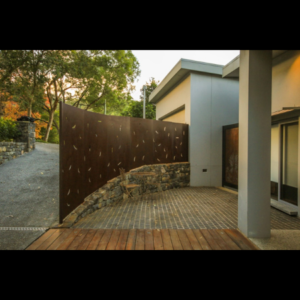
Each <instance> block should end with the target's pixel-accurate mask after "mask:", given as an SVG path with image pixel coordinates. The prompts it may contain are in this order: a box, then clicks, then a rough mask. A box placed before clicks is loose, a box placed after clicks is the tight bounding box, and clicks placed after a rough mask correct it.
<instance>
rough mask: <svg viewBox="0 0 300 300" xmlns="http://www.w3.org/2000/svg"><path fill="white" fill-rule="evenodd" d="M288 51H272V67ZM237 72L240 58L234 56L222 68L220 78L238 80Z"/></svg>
mask: <svg viewBox="0 0 300 300" xmlns="http://www.w3.org/2000/svg"><path fill="white" fill-rule="evenodd" d="M287 51H288V50H272V60H273V65H274V64H276V62H277V61H278V60H279V59H280V58H279V56H281V55H282V54H284V53H286V52H287ZM239 70H240V56H239V55H238V56H236V57H235V58H234V59H233V60H231V61H230V62H229V63H228V64H227V65H225V66H224V68H223V74H222V77H223V78H224V77H225V78H229V77H234V78H239Z"/></svg>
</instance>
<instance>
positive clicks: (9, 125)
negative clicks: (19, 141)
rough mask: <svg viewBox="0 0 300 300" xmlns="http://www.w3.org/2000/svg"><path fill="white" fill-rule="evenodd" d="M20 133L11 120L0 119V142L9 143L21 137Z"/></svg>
mask: <svg viewBox="0 0 300 300" xmlns="http://www.w3.org/2000/svg"><path fill="white" fill-rule="evenodd" d="M21 135H22V133H21V131H20V130H19V129H18V127H17V124H16V122H14V121H13V120H11V119H1V118H0V141H9V140H11V139H16V138H18V137H19V136H21Z"/></svg>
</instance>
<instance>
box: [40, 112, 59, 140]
mask: <svg viewBox="0 0 300 300" xmlns="http://www.w3.org/2000/svg"><path fill="white" fill-rule="evenodd" d="M46 118H47V113H45V112H44V113H43V114H42V116H41V119H44V120H45V119H46ZM54 121H55V123H56V124H57V125H58V126H59V111H55V113H54ZM45 134H46V128H42V129H41V136H42V139H44V137H45ZM37 141H38V142H41V140H37ZM43 142H45V141H43ZM48 142H49V143H55V144H59V132H58V129H57V128H56V126H54V125H53V124H52V130H50V132H49V138H48Z"/></svg>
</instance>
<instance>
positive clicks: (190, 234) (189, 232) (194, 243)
mask: <svg viewBox="0 0 300 300" xmlns="http://www.w3.org/2000/svg"><path fill="white" fill-rule="evenodd" d="M184 231H185V233H186V235H187V237H188V239H189V241H190V243H191V246H192V247H193V250H203V249H202V247H201V245H200V244H199V242H198V240H197V238H196V236H195V234H194V233H193V230H192V229H185V230H184Z"/></svg>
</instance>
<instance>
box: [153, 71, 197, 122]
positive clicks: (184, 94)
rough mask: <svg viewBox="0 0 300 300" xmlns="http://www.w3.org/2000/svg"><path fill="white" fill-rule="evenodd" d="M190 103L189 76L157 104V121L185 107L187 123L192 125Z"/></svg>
mask: <svg viewBox="0 0 300 300" xmlns="http://www.w3.org/2000/svg"><path fill="white" fill-rule="evenodd" d="M190 103H191V76H188V77H187V78H186V79H185V80H183V81H182V82H181V83H180V84H179V85H177V86H176V87H175V88H174V89H173V90H172V91H171V92H170V93H169V94H167V95H166V96H165V97H164V98H163V99H162V100H160V101H159V102H158V103H157V104H156V120H158V119H159V118H161V117H162V116H164V115H166V114H168V113H169V112H171V111H173V110H175V109H177V108H178V107H180V106H182V105H185V122H186V123H187V124H190ZM172 122H173V121H172Z"/></svg>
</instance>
